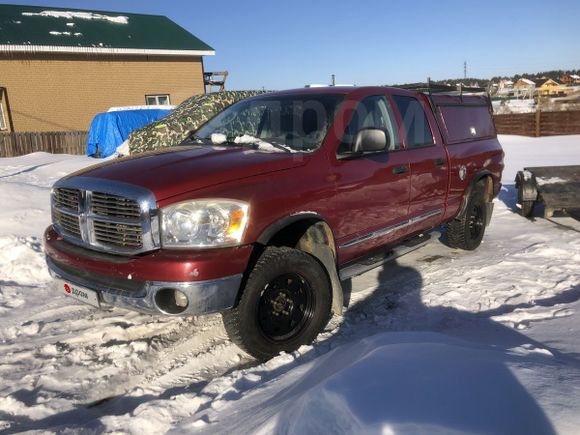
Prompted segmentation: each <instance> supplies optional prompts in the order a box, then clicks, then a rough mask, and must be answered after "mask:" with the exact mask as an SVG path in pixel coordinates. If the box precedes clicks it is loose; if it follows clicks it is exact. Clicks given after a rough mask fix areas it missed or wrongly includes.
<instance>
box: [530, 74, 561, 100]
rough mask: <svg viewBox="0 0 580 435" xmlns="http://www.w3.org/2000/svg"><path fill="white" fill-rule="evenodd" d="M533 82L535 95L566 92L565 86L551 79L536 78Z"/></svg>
mask: <svg viewBox="0 0 580 435" xmlns="http://www.w3.org/2000/svg"><path fill="white" fill-rule="evenodd" d="M534 84H535V90H536V93H537V95H539V96H542V97H550V96H558V95H565V93H566V86H564V85H562V84H560V83H558V82H557V81H556V80H553V79H549V78H542V79H536V80H534Z"/></svg>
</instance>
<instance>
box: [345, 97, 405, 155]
mask: <svg viewBox="0 0 580 435" xmlns="http://www.w3.org/2000/svg"><path fill="white" fill-rule="evenodd" d="M396 125H397V124H396V122H395V118H394V117H393V111H392V110H391V106H390V105H389V102H388V101H387V98H386V97H385V96H383V95H373V96H370V97H366V98H364V99H363V100H362V101H361V102H360V103H359V104H358V105H357V108H356V110H355V112H354V114H353V115H352V119H351V120H350V123H349V124H348V127H347V128H346V131H345V134H344V136H343V140H342V143H341V145H340V147H339V154H341V153H346V152H348V151H350V149H351V147H352V142H353V139H354V136H355V135H356V133H357V132H358V131H359V130H360V129H363V128H378V129H381V130H384V131H385V132H386V133H387V137H388V138H389V148H388V149H389V151H394V150H398V149H400V147H401V142H400V140H399V135H398V133H397V128H396Z"/></svg>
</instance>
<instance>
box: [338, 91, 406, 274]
mask: <svg viewBox="0 0 580 435" xmlns="http://www.w3.org/2000/svg"><path fill="white" fill-rule="evenodd" d="M395 119H396V118H395V116H394V115H393V110H392V107H391V104H390V101H389V99H388V97H387V95H386V93H385V94H380V95H370V96H367V97H364V98H362V99H361V100H360V102H359V103H358V105H357V108H356V109H355V112H354V114H353V116H352V119H351V120H350V122H349V125H348V127H347V129H346V132H345V135H344V138H343V140H342V143H341V144H340V146H339V148H338V152H337V156H336V161H335V162H333V163H334V165H335V171H336V174H335V179H336V180H337V186H336V195H335V197H334V201H335V204H334V206H333V209H334V210H336V215H335V222H333V227H334V228H335V236H336V241H337V245H338V253H339V262H340V263H345V262H348V261H350V260H353V259H355V258H357V257H360V256H363V255H365V254H367V253H369V252H371V251H372V250H374V249H376V248H378V247H380V246H382V245H385V244H387V243H389V242H391V241H394V240H396V239H397V238H399V237H401V235H402V233H403V232H404V231H405V228H397V226H398V225H400V224H401V223H403V222H404V221H406V219H407V218H408V213H409V195H410V166H409V161H408V156H407V153H406V151H405V150H404V148H403V144H402V141H401V140H400V135H399V128H398V125H397V122H396V120H395ZM362 128H378V129H382V130H384V131H385V132H386V134H387V138H388V147H387V148H388V149H387V150H385V151H383V152H378V153H373V154H366V155H359V156H355V157H352V158H344V157H342V156H344V153H346V152H348V151H350V147H351V146H352V141H353V138H354V135H355V134H356V133H357V132H358V131H359V130H360V129H362ZM341 157H342V158H341Z"/></svg>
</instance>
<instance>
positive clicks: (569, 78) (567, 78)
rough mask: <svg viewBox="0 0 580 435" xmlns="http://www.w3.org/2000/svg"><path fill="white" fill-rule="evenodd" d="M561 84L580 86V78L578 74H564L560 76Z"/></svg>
mask: <svg viewBox="0 0 580 435" xmlns="http://www.w3.org/2000/svg"><path fill="white" fill-rule="evenodd" d="M560 82H561V83H563V84H565V85H568V86H573V85H580V76H579V75H578V74H564V75H562V76H560Z"/></svg>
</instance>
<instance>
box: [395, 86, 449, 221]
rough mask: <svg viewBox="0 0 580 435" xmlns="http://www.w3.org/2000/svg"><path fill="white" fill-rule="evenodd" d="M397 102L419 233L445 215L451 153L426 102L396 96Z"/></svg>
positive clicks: (411, 214)
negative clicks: (449, 153) (449, 155)
mask: <svg viewBox="0 0 580 435" xmlns="http://www.w3.org/2000/svg"><path fill="white" fill-rule="evenodd" d="M393 100H394V103H395V106H396V108H397V110H398V112H399V116H400V120H401V122H402V125H403V130H404V131H403V136H404V137H403V140H404V142H405V146H406V149H407V151H406V154H407V157H408V159H409V164H410V169H411V185H410V204H409V218H410V219H411V222H412V223H413V225H412V227H411V230H412V231H419V230H421V229H425V228H428V227H430V226H433V225H435V224H437V223H438V222H439V221H440V220H441V218H442V216H443V213H444V210H445V204H446V199H447V190H448V188H447V186H448V181H449V180H448V176H449V167H448V161H447V153H446V150H445V147H444V145H443V141H442V139H441V136H440V135H439V133H438V130H437V125H436V120H435V118H434V117H433V115H432V111H431V108H430V107H429V106H428V104H427V102H426V101H425V100H424V99H422V98H421V99H418V98H415V97H414V96H409V95H397V94H394V95H393Z"/></svg>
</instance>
